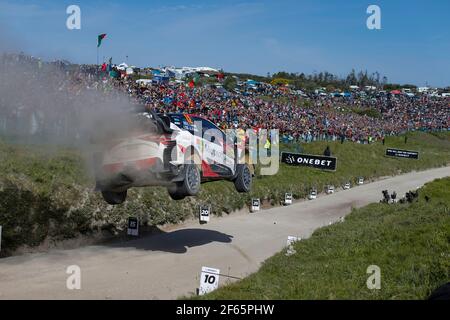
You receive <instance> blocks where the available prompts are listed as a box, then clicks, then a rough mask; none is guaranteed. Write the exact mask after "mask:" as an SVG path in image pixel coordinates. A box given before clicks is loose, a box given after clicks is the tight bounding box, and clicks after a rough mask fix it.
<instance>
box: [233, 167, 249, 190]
mask: <svg viewBox="0 0 450 320" xmlns="http://www.w3.org/2000/svg"><path fill="white" fill-rule="evenodd" d="M236 173H237V176H236V179H235V180H234V186H235V187H236V190H237V191H238V192H250V190H251V189H252V173H251V171H250V168H249V167H248V165H246V164H238V166H237V168H236Z"/></svg>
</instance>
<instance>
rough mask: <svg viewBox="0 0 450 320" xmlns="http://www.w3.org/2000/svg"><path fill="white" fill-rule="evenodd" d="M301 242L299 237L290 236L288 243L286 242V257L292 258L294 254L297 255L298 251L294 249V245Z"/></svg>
mask: <svg viewBox="0 0 450 320" xmlns="http://www.w3.org/2000/svg"><path fill="white" fill-rule="evenodd" d="M299 240H301V239H300V238H298V237H294V236H288V238H287V241H286V246H287V251H286V256H288V257H289V256H292V255H293V254H295V253H297V251H295V249H294V243H295V242H297V241H299Z"/></svg>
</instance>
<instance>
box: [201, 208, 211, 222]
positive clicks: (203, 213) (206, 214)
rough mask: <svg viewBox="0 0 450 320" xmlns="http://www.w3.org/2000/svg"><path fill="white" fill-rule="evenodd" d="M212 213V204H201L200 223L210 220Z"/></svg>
mask: <svg viewBox="0 0 450 320" xmlns="http://www.w3.org/2000/svg"><path fill="white" fill-rule="evenodd" d="M210 213H211V207H210V206H200V223H201V224H203V223H208V222H209V215H210Z"/></svg>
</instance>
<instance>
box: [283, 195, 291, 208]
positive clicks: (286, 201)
mask: <svg viewBox="0 0 450 320" xmlns="http://www.w3.org/2000/svg"><path fill="white" fill-rule="evenodd" d="M290 204H292V193H286V194H285V195H284V205H286V206H287V205H290Z"/></svg>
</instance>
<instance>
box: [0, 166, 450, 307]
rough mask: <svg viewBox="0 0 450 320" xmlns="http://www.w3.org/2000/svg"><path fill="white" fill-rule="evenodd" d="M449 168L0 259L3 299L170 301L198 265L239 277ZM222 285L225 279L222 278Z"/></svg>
mask: <svg viewBox="0 0 450 320" xmlns="http://www.w3.org/2000/svg"><path fill="white" fill-rule="evenodd" d="M445 176H450V167H446V168H438V169H432V170H427V171H422V172H413V173H409V174H405V175H401V176H397V177H393V178H389V179H384V180H380V181H377V182H374V183H370V184H366V185H362V186H357V187H354V188H352V189H350V190H345V191H340V192H337V193H335V194H333V195H328V196H325V195H323V196H319V197H318V198H317V199H316V200H312V201H303V202H298V203H296V204H294V205H291V206H287V207H276V208H272V209H269V210H264V211H260V212H258V213H250V214H236V215H230V216H228V217H223V218H216V217H212V218H211V222H210V223H208V224H206V225H199V224H198V223H195V222H191V223H189V224H186V225H184V226H181V227H180V228H178V229H175V230H172V231H170V232H166V233H161V234H157V235H151V236H147V237H143V238H139V239H136V240H131V241H127V242H121V243H114V244H111V245H103V246H89V247H83V248H79V249H74V250H52V251H50V252H48V253H38V254H28V255H24V256H17V257H10V258H5V259H1V260H0V299H173V298H177V297H180V296H182V295H189V294H192V293H194V292H195V290H196V288H197V287H198V285H199V276H200V270H201V267H202V266H208V267H214V268H218V269H220V270H221V273H222V274H229V275H232V276H235V277H244V276H246V275H248V274H250V273H252V272H255V271H257V270H258V268H259V266H260V264H261V262H263V261H264V260H265V259H267V258H269V257H270V256H272V255H273V254H275V253H276V252H278V251H280V250H282V249H283V247H285V245H286V240H287V237H288V236H299V237H302V238H306V237H309V236H310V235H311V233H312V232H313V231H314V230H315V229H317V228H319V227H322V226H324V225H328V224H329V223H330V222H335V221H337V220H339V218H340V217H342V216H345V215H346V214H348V213H349V212H350V211H351V208H352V207H362V206H365V205H367V204H369V203H373V202H378V201H379V200H380V199H381V197H382V194H381V191H382V190H384V189H388V190H389V191H390V192H392V191H394V190H395V191H396V192H397V194H398V196H399V197H402V196H403V195H404V194H405V193H406V192H407V191H409V190H412V189H416V188H418V187H421V186H422V185H423V184H424V183H426V182H429V181H432V180H434V179H436V178H441V177H445ZM70 265H78V266H79V267H80V268H81V289H80V290H68V289H67V288H66V280H67V278H68V277H69V275H68V274H66V269H67V267H68V266H70ZM220 282H221V284H224V283H226V282H227V280H226V278H225V277H221V279H220Z"/></svg>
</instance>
